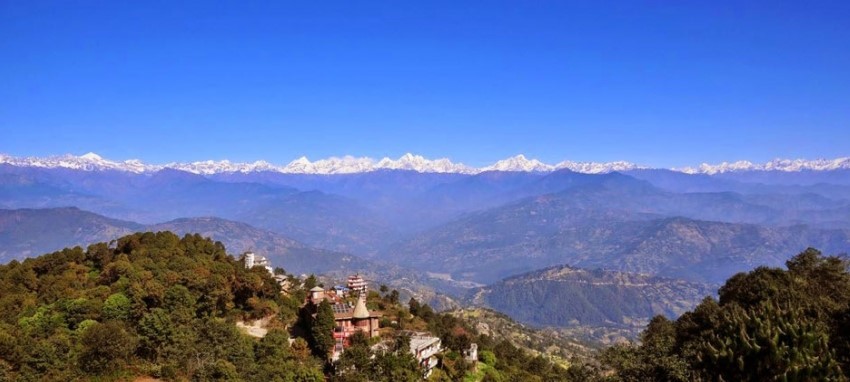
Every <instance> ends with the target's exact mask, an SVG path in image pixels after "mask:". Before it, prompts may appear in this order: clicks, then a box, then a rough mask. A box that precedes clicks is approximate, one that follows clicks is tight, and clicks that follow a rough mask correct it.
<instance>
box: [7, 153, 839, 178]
mask: <svg viewBox="0 0 850 382" xmlns="http://www.w3.org/2000/svg"><path fill="white" fill-rule="evenodd" d="M0 164H9V165H13V166H21V167H42V168H69V169H78V170H85V171H98V170H117V171H125V172H133V173H151V172H156V171H159V170H162V169H166V168H170V169H176V170H181V171H186V172H191V173H194V174H200V175H214V174H226V173H255V172H277V173H285V174H323V175H334V174H355V173H363V172H370V171H376V170H402V171H415V172H421V173H455V174H478V173H482V172H487V171H517V172H552V171H556V170H561V169H568V170H571V171H575V172H580V173H585V174H601V173H608V172H614V171H632V170H641V169H652V167H649V166H643V165H638V164H635V163H631V162H627V161H613V162H575V161H569V160H565V161H562V162H559V163H557V164H554V165H553V164H547V163H543V162H541V161H539V160H537V159H534V158H531V159H529V158H526V157H525V155H523V154H519V155H516V156H513V157H510V158H506V159H502V160H499V161H496V162H495V163H493V164H491V165H488V166H483V167H472V166H467V165H465V164H463V163H455V162H452V161H451V160H450V159H448V158H438V159H428V158H425V157H424V156H421V155H414V154H411V153H406V154H404V155H402V156H401V157H399V158H398V159H391V158H389V157H384V158H381V159H379V160H376V159H373V158H370V157H354V156H351V155H346V156H342V157H330V158H326V159H320V160H316V161H310V160H309V159H308V158H307V157H305V156H302V157H300V158H297V159H295V160H293V161H291V162H289V163H288V164H286V165H276V164H273V163H270V162H267V161H263V160H259V161H255V162H251V163H241V162H231V161H229V160H226V159H225V160H218V161H215V160H204V161H195V162H188V163H178V162H171V163H166V164H161V165H158V164H146V163H144V162H142V161H140V160H138V159H128V160H124V161H112V160H108V159H105V158H103V157H101V156H100V155H98V154H95V153H91V152H90V153H86V154H83V155H80V156H75V155H71V154H66V155H59V156H49V157H14V156H11V155H6V154H0ZM848 169H850V157H840V158H834V159H823V158H821V159H813V160H806V159H780V158H777V159H773V160H771V161H768V162H766V163H762V164H759V163H754V162H750V161H743V160H742V161H735V162H721V163H719V164H713V165H712V164H707V163H702V164H700V165H699V166H695V167H682V168H671V169H670V170H673V171H677V172H682V173H686V174H707V175H715V174H724V173H736V172H748V171H763V172H764V171H768V172H769V171H780V172H800V171H833V170H848Z"/></svg>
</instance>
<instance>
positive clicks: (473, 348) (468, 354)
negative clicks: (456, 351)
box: [463, 343, 478, 364]
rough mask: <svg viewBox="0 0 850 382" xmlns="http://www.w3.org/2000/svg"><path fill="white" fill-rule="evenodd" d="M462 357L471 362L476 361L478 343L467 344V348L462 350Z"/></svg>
mask: <svg viewBox="0 0 850 382" xmlns="http://www.w3.org/2000/svg"><path fill="white" fill-rule="evenodd" d="M463 359H464V360H466V362H469V363H472V364H475V363H476V362H478V345H477V344H474V343H473V344H469V349H466V350H464V351H463Z"/></svg>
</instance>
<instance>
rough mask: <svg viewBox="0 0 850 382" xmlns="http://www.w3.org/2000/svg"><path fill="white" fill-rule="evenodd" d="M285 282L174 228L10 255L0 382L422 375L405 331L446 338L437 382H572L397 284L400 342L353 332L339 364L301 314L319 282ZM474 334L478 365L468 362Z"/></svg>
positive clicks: (375, 296) (4, 275)
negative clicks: (260, 326)
mask: <svg viewBox="0 0 850 382" xmlns="http://www.w3.org/2000/svg"><path fill="white" fill-rule="evenodd" d="M277 272H279V273H285V272H284V271H283V270H282V269H278V270H277ZM288 277H289V281H290V282H291V283H292V284H293V287H292V288H290V290H288V291H287V293H281V292H282V291H281V287H280V285H279V284H278V283H277V282H276V280H275V279H274V278H272V277H271V275H270V274H269V273H268V272H267V271H266V270H264V269H262V268H260V267H255V268H254V269H245V268H244V266H243V263H242V262H241V261H239V260H237V259H235V258H234V257H232V256H230V255H228V254H227V252H226V250H225V248H224V246H223V245H222V244H221V243H219V242H213V241H211V240H210V239H207V238H203V237H201V236H199V235H186V236H184V237H182V238H180V237H178V236H176V235H174V234H172V233H170V232H158V233H150V232H148V233H137V234H132V235H129V236H125V237H122V238H120V239H118V240H115V241H113V242H110V243H98V244H94V245H91V246H89V247H88V248H87V249H85V250H84V249H82V248H80V247H75V248H69V249H64V250H62V251H58V252H55V253H51V254H47V255H43V256H40V257H37V258H31V259H27V260H24V261H23V262H18V261H12V262H11V263H9V264H7V265H3V266H0V290H2V291H3V293H2V295H0V381H74V380H101V381H118V380H132V379H134V378H135V377H140V376H144V377H154V378H161V379H164V380H178V381H183V380H192V381H324V380H333V381H367V380H369V381H419V380H422V370H420V369H419V366H418V365H417V363H416V361H415V360H414V359H413V357H412V356H411V355H410V353H409V352H408V351H406V350H405V349H406V341H407V339H406V337H405V336H404V335H402V334H401V333H403V331H405V330H427V331H430V332H431V333H433V334H434V335H436V336H439V337H441V339H442V341H443V347H444V348H445V351H444V352H442V353H441V354H440V358H441V362H440V364H441V366H440V368H439V369H438V370H436V371H435V372H434V373H433V374H432V375H431V377H430V378H429V379H430V380H435V381H453V380H462V379H464V378H472V380H482V379H488V380H504V381H513V380H523V381H526V380H527V381H558V380H562V381H568V380H571V379H572V378H571V373H572V372H571V371H570V370H567V369H565V368H563V367H561V366H557V365H556V364H555V363H553V362H551V361H550V360H549V359H547V358H545V357H542V356H531V355H529V354H528V353H526V352H525V351H523V350H521V349H519V348H517V347H515V346H514V345H513V344H511V343H510V342H509V341H498V342H497V341H494V340H492V339H490V338H489V337H487V336H482V335H479V334H478V332H477V331H476V330H475V328H474V325H472V324H471V323H470V322H469V321H465V320H462V319H458V318H456V317H453V316H451V315H449V314H437V313H435V312H434V311H433V309H431V307H429V306H428V305H427V304H420V303H419V302H417V301H416V300H411V301H409V302H408V305H409V307H410V308H407V307H405V306H403V305H402V304H401V303H400V301H399V293H398V292H397V291H395V290H393V291H390V290H389V289H388V288H381V290H380V293H379V292H378V291H374V292H370V293H369V296H368V299H367V303H368V305H369V307H370V309H379V310H381V311H382V312H384V319H383V320H382V322H381V325H382V327H383V329H382V336H383V335H386V337H385V338H383V339H384V340H387V342H388V343H390V344H391V346H389V348H388V349H385V350H384V351H381V352H376V351H374V350H373V349H372V347H371V345H374V343H373V342H374V340H373V342H371V343H370V342H369V341H368V340H367V339H364V338H355V340H354V341H353V342H354V344H353V346H352V347H351V348H350V349H349V350H348V351H347V352H346V353H344V354H343V357H342V358H341V359H340V360H339V361H338V362H330V361H329V360H328V358H329V357H328V343H327V341H328V339H327V337H328V336H329V335H330V329H332V328H329V327H328V325H333V323H332V322H328V317H327V316H328V314H327V308H326V307H325V309H320V313H319V314H318V315H317V317H316V319H315V320H307V321H306V322H305V320H304V319H303V318H304V317H303V316H302V315H299V310H300V306H301V303H302V302H303V301H304V297H305V295H306V290H307V289H309V288H311V287H313V286H315V284H316V279H315V278H314V277H309V278H307V279H306V280H305V281H304V282H303V283H301V282H300V281H299V280H297V279H295V278H294V277H293V276H288ZM322 311H324V314H322ZM331 315H332V313H331ZM257 318H266V319H269V318H270V321H269V322H270V323H269V332H268V334H267V335H266V336H265V337H263V338H262V339H257V338H253V337H249V336H248V335H246V334H244V333H243V332H242V331H240V330H239V329H237V326H236V325H235V323H236V321H239V320H249V319H257ZM331 320H332V316H331ZM291 333H298V334H299V335H298V336H297V337H296V338H294V341H293V340H292V339H291V338H290V336H291ZM472 342H476V343H478V345H479V349H480V350H481V351H480V354H481V357H482V362H481V364H480V365H481V366H480V367H473V365H472V364H470V363H468V362H466V361H464V359H463V357H462V351H463V350H465V349H466V348H468V347H469V344H470V343H472Z"/></svg>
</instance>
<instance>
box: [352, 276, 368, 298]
mask: <svg viewBox="0 0 850 382" xmlns="http://www.w3.org/2000/svg"><path fill="white" fill-rule="evenodd" d="M348 289H349V290H350V291H351V292H355V293H359V294H360V295H361V296H365V295H366V292H367V290H368V286H367V285H366V280H363V278H362V277H360V275H359V274H357V275H352V276H348Z"/></svg>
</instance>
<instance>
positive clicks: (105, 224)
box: [0, 153, 850, 326]
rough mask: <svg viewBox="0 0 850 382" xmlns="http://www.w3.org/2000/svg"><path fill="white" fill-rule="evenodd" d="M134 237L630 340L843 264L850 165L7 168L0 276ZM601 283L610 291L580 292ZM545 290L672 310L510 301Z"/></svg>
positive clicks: (373, 163)
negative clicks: (730, 298)
mask: <svg viewBox="0 0 850 382" xmlns="http://www.w3.org/2000/svg"><path fill="white" fill-rule="evenodd" d="M140 230H172V231H175V232H178V233H181V234H183V233H200V234H203V235H206V236H211V237H213V238H214V239H215V240H220V241H222V242H224V243H225V244H226V246H227V248H228V249H229V251H231V252H233V253H234V254H238V253H240V252H242V251H246V250H253V251H255V252H258V253H260V254H264V255H268V256H269V257H270V258H271V259H272V261H273V263H275V265H278V266H281V267H283V268H285V269H287V270H293V271H297V272H318V273H334V272H343V273H344V272H345V271H347V270H351V271H363V272H370V271H371V275H373V277H375V278H376V279H377V278H381V279H387V280H390V281H392V282H394V283H396V284H395V285H402V284H404V283H408V284H407V285H408V286H407V288H409V289H410V290H411V291H414V292H415V290H414V289H416V290H423V288H424V289H428V288H430V289H429V290H430V291H431V292H434V291H438V292H441V293H446V294H450V295H452V296H454V297H455V300H456V301H467V303H471V304H478V305H484V306H490V307H492V308H496V309H498V310H500V311H503V312H505V313H508V314H511V315H512V316H514V317H517V318H520V319H522V320H523V321H525V322H527V323H532V324H535V325H554V326H559V325H571V324H572V323H580V324H581V325H588V324H590V325H593V324H600V325H601V324H606V325H607V324H611V323H612V322H614V323H621V324H623V323H626V322H633V321H641V320H645V319H646V317H647V315H648V314H654V313H660V314H666V315H668V316H671V317H673V316H675V315H676V314H678V313H679V312H681V311H682V309H683V308H688V307H690V306H693V305H694V304H696V303H697V302H698V301H699V299H700V297H701V296H703V295H704V294H705V293H710V291H712V290H713V288H715V287H716V286H717V284H718V283H720V282H722V281H723V280H725V279H726V278H728V277H730V276H732V275H733V274H735V273H737V272H741V271H747V270H751V269H753V268H755V267H758V266H762V265H766V266H779V265H781V264H782V263H783V262H784V261H785V260H786V259H788V258H789V257H791V256H793V255H795V254H796V253H798V252H800V251H802V250H804V249H806V248H807V247H815V248H818V249H820V250H822V251H823V252H825V253H827V254H840V253H846V252H848V250H850V158H838V159H832V160H811V161H806V160H774V161H771V162H768V163H763V164H755V163H750V162H732V163H722V164H719V165H706V164H703V165H699V166H696V167H693V168H686V169H657V168H649V167H647V166H641V165H636V164H632V163H628V162H611V163H578V162H570V161H564V162H561V163H558V164H546V163H543V162H540V161H538V160H535V159H529V158H526V157H524V156H521V155H520V156H516V157H513V158H508V159H505V160H502V161H498V162H496V163H494V164H492V165H490V166H485V167H481V168H473V167H470V166H466V165H463V164H461V163H455V162H452V161H450V160H448V159H437V160H429V159H425V158H423V157H421V156H416V155H411V154H407V155H404V156H402V157H401V158H399V159H389V158H383V159H380V160H374V159H370V158H355V157H342V158H329V159H323V160H318V161H309V160H307V159H306V158H300V159H297V160H294V161H292V162H291V163H288V164H285V165H275V164H271V163H268V162H254V163H233V162H228V161H204V162H193V163H170V164H164V165H151V164H146V163H143V162H141V161H137V160H127V161H111V160H107V159H104V158H102V157H100V156H98V155H96V154H91V153H90V154H86V155H82V156H72V155H65V156H56V157H49V158H19V157H12V156H8V155H0V260H2V261H4V262H5V261H10V260H12V259H19V260H20V259H23V258H25V257H30V256H36V255H38V254H41V253H45V252H50V251H55V250H58V249H61V248H63V247H66V246H74V245H86V244H88V243H93V242H100V241H109V240H112V239H114V238H116V237H119V236H121V235H123V234H126V233H128V232H134V231H140ZM278 263H279V264H278ZM553 267H554V268H553ZM552 269H561V270H564V269H567V270H572V269H576V270H579V271H582V272H584V271H586V272H591V273H590V276H584V274H582V273H580V272H579V271H576V272H579V273H576V272H573V271H569V272H568V271H552ZM535 272H548V273H545V274H538V273H535ZM592 272H603V273H592ZM611 272H613V273H611ZM556 276H557V277H556ZM579 276H580V277H579ZM591 276H592V277H596V278H598V279H600V280H603V281H604V282H602V281H601V282H598V283H596V282H590V283H589V284H588V283H586V282H573V281H575V278H576V277H578V278H579V279H581V280H585V279H586V278H587V277H591ZM523 280H526V281H523ZM541 280H546V282H545V288H544V289H546V291H548V292H547V293H549V294H550V295H552V296H566V297H563V298H565V299H581V298H584V297H581V296H596V295H611V296H614V295H617V294H618V293H619V294H622V295H626V294H628V295H632V294H633V295H634V296H645V295H647V294H652V293H655V294H657V295H658V298H659V299H661V300H652V299H650V298H643V297H640V298H638V297H635V298H634V299H632V300H633V301H636V302H633V304H639V305H640V306H635V305H630V306H628V307H626V306H624V307H623V308H622V312H613V313H612V312H610V311H607V310H605V309H602V308H601V307H600V306H596V308H593V309H591V308H588V309H584V310H582V311H583V312H585V313H584V315H579V314H578V313H577V312H578V310H576V311H575V313H576V314H569V315H566V316H560V315H559V316H557V320H556V321H553V322H549V321H545V320H543V319H542V317H544V316H539V317H538V316H527V315H523V314H521V312H523V311H525V310H526V309H537V308H534V307H533V306H525V305H523V304H530V303H532V302H533V301H537V300H539V299H540V298H542V297H540V296H537V295H534V299H525V298H523V296H526V294H523V293H531V292H529V291H517V290H514V291H510V290H511V289H517V288H528V287H529V285H538V284H539V283H540V282H541ZM564 280H566V281H564ZM636 280H637V281H636ZM532 281H534V282H532ZM388 282H389V281H388ZM597 284H598V285H597ZM638 284H640V285H644V284H646V285H656V286H654V287H651V288H648V289H647V288H643V289H641V288H637V289H635V288H634V286H635V285H638ZM412 285H416V286H415V287H414V286H412ZM539 285H544V284H539ZM588 285H590V286H591V287H593V288H595V286H598V288H597V289H596V290H586V289H582V288H587V287H588ZM603 287H604V288H608V289H604V290H603V289H599V288H603ZM476 288H477V289H476ZM535 288H537V287H535ZM553 288H554V289H553ZM653 288H654V289H653ZM535 290H537V289H535ZM658 290H663V291H665V292H664V293H660V292H659V293H656V292H654V291H658ZM476 291H477V292H476ZM493 291H498V293H495V294H494V292H493ZM611 291H614V292H611ZM617 291H620V292H622V293H620V292H617ZM695 291H696V292H695ZM707 291H708V292H707ZM475 293H478V296H479V298H477V299H475V298H468V296H469V295H470V294H475ZM494 296H497V297H494ZM498 296H505V298H502V299H499V298H498ZM509 296H513V297H509ZM559 298H561V297H559ZM611 298H613V297H611ZM586 300H587V303H589V304H594V302H595V301H602V300H605V299H594V298H586ZM609 300H611V299H609ZM576 301H578V300H576ZM611 301H614V300H611ZM617 301H618V302H617V304H620V305H622V304H626V303H625V302H623V301H619V300H617ZM689 304H690V305H689ZM651 307H654V308H651Z"/></svg>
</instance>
